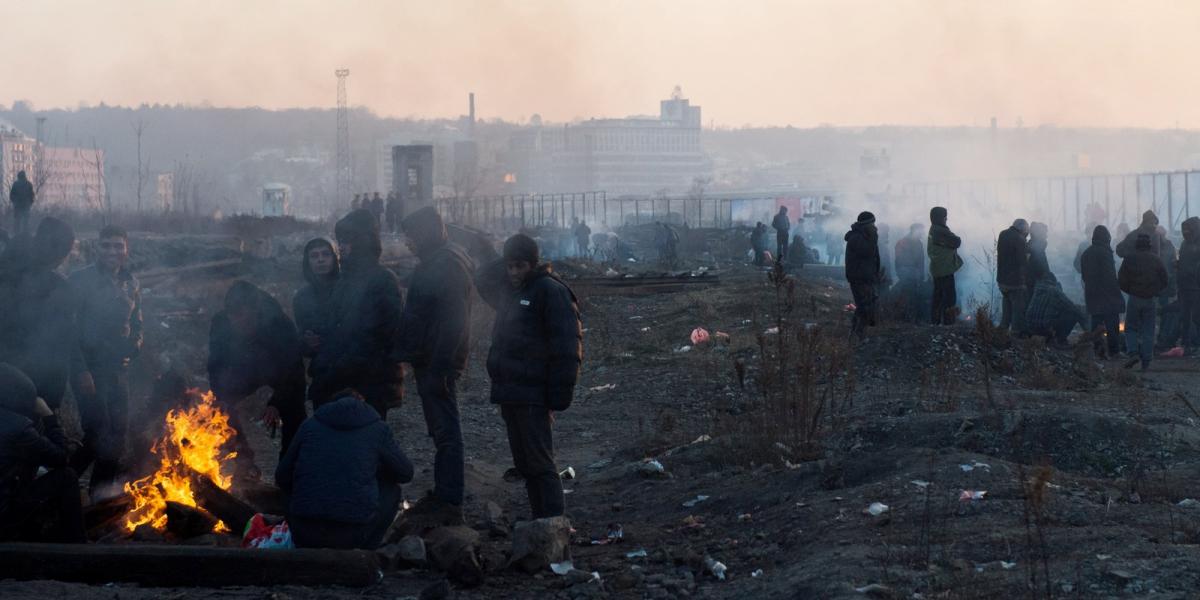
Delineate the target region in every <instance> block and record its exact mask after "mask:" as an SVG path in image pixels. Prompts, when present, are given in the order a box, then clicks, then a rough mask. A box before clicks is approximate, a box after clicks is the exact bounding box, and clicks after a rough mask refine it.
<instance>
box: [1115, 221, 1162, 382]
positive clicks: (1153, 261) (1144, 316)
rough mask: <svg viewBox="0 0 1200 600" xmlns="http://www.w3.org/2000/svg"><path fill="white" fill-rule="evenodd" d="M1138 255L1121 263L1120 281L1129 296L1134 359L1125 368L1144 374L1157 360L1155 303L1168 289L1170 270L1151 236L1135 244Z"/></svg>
mask: <svg viewBox="0 0 1200 600" xmlns="http://www.w3.org/2000/svg"><path fill="white" fill-rule="evenodd" d="M1135 248H1136V251H1135V252H1134V254H1133V255H1131V256H1128V257H1126V258H1125V260H1124V262H1122V263H1121V270H1120V271H1118V273H1117V281H1118V282H1119V283H1120V285H1121V291H1123V292H1125V293H1126V294H1129V304H1128V305H1127V306H1126V308H1125V334H1126V335H1125V346H1126V350H1127V351H1128V352H1129V354H1130V356H1131V358H1130V360H1129V362H1127V363H1125V368H1127V369H1128V368H1131V367H1133V366H1134V365H1135V364H1137V362H1138V360H1139V358H1140V360H1141V362H1142V370H1143V371H1146V370H1148V369H1149V368H1150V359H1151V358H1153V356H1154V312H1155V299H1156V298H1157V297H1158V295H1159V294H1161V293H1162V291H1163V290H1164V289H1166V287H1167V268H1166V266H1164V265H1163V262H1162V260H1160V259H1159V258H1158V255H1157V254H1155V253H1154V250H1153V240H1152V238H1151V237H1150V235H1148V234H1145V233H1142V234H1139V235H1138V237H1137V242H1136V243H1135Z"/></svg>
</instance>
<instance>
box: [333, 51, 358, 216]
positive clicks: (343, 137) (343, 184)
mask: <svg viewBox="0 0 1200 600" xmlns="http://www.w3.org/2000/svg"><path fill="white" fill-rule="evenodd" d="M333 74H334V75H337V173H335V178H336V182H335V185H334V189H335V193H334V197H333V202H334V206H332V207H331V211H330V212H331V213H338V212H341V211H342V210H344V209H345V208H346V207H347V206H348V205H349V202H347V200H349V198H350V194H351V193H352V189H351V188H353V186H354V161H353V159H352V158H351V156H350V111H349V109H348V108H347V107H346V78H347V77H349V76H350V69H338V70H336V71H334V72H333Z"/></svg>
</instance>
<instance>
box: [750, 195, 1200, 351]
mask: <svg viewBox="0 0 1200 600" xmlns="http://www.w3.org/2000/svg"><path fill="white" fill-rule="evenodd" d="M780 214H781V215H784V218H785V219H786V213H785V212H784V210H783V209H781V212H780ZM948 217H949V215H948V212H947V210H946V209H945V208H943V207H934V208H933V209H931V210H930V211H929V227H928V234H924V232H925V226H924V225H923V224H920V223H915V224H913V225H912V226H911V227H910V228H909V233H908V235H907V236H905V237H904V238H901V239H900V240H898V241H897V242H896V244H895V246H894V253H892V254H891V255H890V256H889V253H888V252H886V249H887V247H888V245H889V244H888V243H887V241H886V233H885V231H886V230H885V228H884V227H882V226H877V225H876V223H875V216H874V215H873V214H872V213H870V212H863V213H861V214H859V215H858V218H857V220H856V221H855V222H854V223H853V224H852V225H851V226H850V231H849V232H847V233H846V235H845V242H846V244H845V260H846V266H845V272H846V281H847V282H848V283H849V284H850V292H851V294H852V296H853V298H854V307H855V309H854V316H853V319H852V325H851V331H852V333H853V334H854V335H856V336H858V337H860V338H861V337H862V336H863V334H864V330H865V328H866V327H867V326H870V325H874V324H875V322H876V319H877V314H878V311H879V304H880V298H881V296H882V295H884V294H888V295H890V297H891V298H893V299H894V300H895V301H896V302H895V305H897V306H898V307H899V309H900V310H899V314H900V315H901V316H902V318H904V319H906V320H910V321H914V322H915V321H920V320H925V319H928V320H929V322H931V323H933V324H934V325H948V324H952V323H954V322H956V321H957V319H958V315H959V312H960V309H959V307H958V299H957V291H956V283H955V274H956V273H957V272H958V271H959V270H960V269H961V268H962V267H963V264H964V262H963V259H962V257H961V256H959V249H960V248H961V246H962V239H961V238H960V237H959V236H957V235H955V234H954V232H953V231H952V230H951V229H950V228H949V225H948ZM776 220H777V221H779V218H778V217H777V218H776ZM760 225H761V224H760ZM1126 229H1127V228H1126ZM1089 233H1090V236H1091V240H1090V242H1084V243H1082V244H1081V245H1080V247H1079V251H1078V254H1077V256H1076V259H1075V269H1076V270H1077V272H1078V275H1079V279H1080V281H1081V283H1082V287H1083V295H1084V304H1083V305H1079V304H1076V303H1075V302H1073V301H1072V300H1071V298H1070V297H1069V296H1068V295H1067V294H1066V293H1065V292H1064V291H1063V287H1062V284H1061V283H1060V282H1059V280H1058V277H1057V276H1055V274H1054V272H1053V270H1052V269H1051V267H1050V260H1049V258H1048V256H1047V248H1048V245H1049V240H1048V238H1049V228H1048V227H1047V226H1046V225H1045V224H1044V223H1038V222H1033V223H1030V222H1028V221H1026V220H1025V219H1016V220H1015V221H1014V222H1013V223H1012V225H1011V226H1010V227H1008V228H1007V229H1005V230H1004V231H1002V232H1001V233H1000V234H999V236H997V239H996V253H995V259H996V260H995V271H996V286H997V288H998V289H999V291H1000V295H1001V311H1000V322H999V324H998V327H999V328H1000V329H1002V330H1005V331H1009V332H1011V333H1013V334H1016V335H1019V336H1030V335H1038V336H1042V337H1045V338H1047V339H1048V340H1051V341H1052V342H1054V343H1060V344H1061V343H1065V342H1066V341H1067V338H1068V336H1069V335H1070V334H1071V332H1072V331H1074V329H1075V327H1076V326H1078V327H1080V328H1081V329H1082V330H1083V331H1089V332H1093V333H1094V337H1095V338H1096V339H1097V351H1098V352H1099V353H1100V354H1101V355H1102V356H1109V357H1114V358H1116V357H1120V356H1121V355H1122V354H1127V355H1128V361H1127V362H1126V363H1125V366H1126V367H1127V368H1132V367H1134V366H1136V365H1137V364H1139V363H1140V364H1141V367H1142V369H1143V370H1146V369H1148V368H1149V365H1150V363H1151V361H1152V359H1153V357H1154V352H1155V350H1156V349H1162V348H1164V347H1168V348H1169V347H1172V346H1174V345H1175V344H1176V343H1178V344H1180V346H1181V347H1182V349H1183V351H1184V353H1185V354H1186V355H1189V356H1191V355H1195V354H1196V351H1197V346H1200V327H1198V326H1197V325H1198V324H1200V323H1198V322H1200V316H1198V315H1197V312H1200V218H1198V217H1191V218H1189V219H1187V220H1185V221H1183V223H1182V224H1181V228H1180V233H1181V234H1182V238H1183V243H1182V244H1181V246H1180V247H1179V249H1178V251H1176V248H1175V246H1174V244H1173V243H1172V242H1171V240H1170V238H1169V236H1168V232H1167V231H1166V229H1165V228H1163V227H1162V226H1161V225H1159V222H1158V217H1157V216H1156V215H1155V214H1154V212H1153V211H1146V213H1145V214H1143V215H1142V222H1141V224H1140V225H1139V226H1138V227H1137V228H1136V229H1133V230H1132V231H1128V230H1127V231H1124V232H1121V233H1122V235H1121V239H1120V240H1119V241H1118V242H1117V244H1116V246H1115V247H1114V246H1113V238H1112V234H1111V233H1110V232H1109V231H1108V228H1107V227H1105V226H1104V225H1092V226H1090V227H1089ZM780 244H781V246H780V250H781V251H782V250H783V248H784V246H783V243H782V242H781V243H780ZM1117 259H1120V265H1119V267H1118V264H1117ZM893 275H894V276H895V277H896V279H895V280H893V278H892V277H893ZM925 306H928V310H925V308H924V307H925ZM1122 314H1124V316H1125V318H1124V323H1123V324H1122V320H1121V315H1122ZM1156 332H1157V335H1156ZM1122 338H1124V339H1123V340H1122Z"/></svg>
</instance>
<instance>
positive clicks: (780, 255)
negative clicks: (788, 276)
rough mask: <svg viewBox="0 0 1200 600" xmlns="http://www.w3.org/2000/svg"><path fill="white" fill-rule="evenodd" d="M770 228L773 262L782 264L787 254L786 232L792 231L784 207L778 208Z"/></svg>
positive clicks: (787, 236)
mask: <svg viewBox="0 0 1200 600" xmlns="http://www.w3.org/2000/svg"><path fill="white" fill-rule="evenodd" d="M771 227H772V228H773V229H774V230H775V260H776V261H778V262H784V261H786V260H787V253H788V238H789V235H788V232H789V231H791V229H792V222H791V221H789V220H788V210H787V207H786V206H780V207H779V212H777V213H775V218H774V219H772V220H771ZM835 239H836V238H835Z"/></svg>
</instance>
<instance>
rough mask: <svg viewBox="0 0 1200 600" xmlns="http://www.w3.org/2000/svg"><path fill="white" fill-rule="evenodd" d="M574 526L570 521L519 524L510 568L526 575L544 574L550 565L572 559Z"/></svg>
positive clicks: (553, 520) (563, 519)
mask: <svg viewBox="0 0 1200 600" xmlns="http://www.w3.org/2000/svg"><path fill="white" fill-rule="evenodd" d="M570 548H571V522H570V521H568V520H567V518H566V517H551V518H548V519H535V520H533V521H524V522H521V523H517V524H516V526H515V527H513V545H512V558H510V559H509V562H508V564H509V566H510V567H513V566H515V567H517V568H518V569H521V570H522V571H525V572H526V573H536V572H538V571H544V570H546V569H547V568H549V567H550V563H556V562H562V561H564V560H567V559H569V558H570V557H571V551H570Z"/></svg>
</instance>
